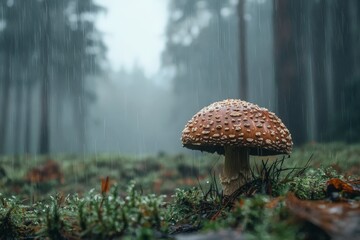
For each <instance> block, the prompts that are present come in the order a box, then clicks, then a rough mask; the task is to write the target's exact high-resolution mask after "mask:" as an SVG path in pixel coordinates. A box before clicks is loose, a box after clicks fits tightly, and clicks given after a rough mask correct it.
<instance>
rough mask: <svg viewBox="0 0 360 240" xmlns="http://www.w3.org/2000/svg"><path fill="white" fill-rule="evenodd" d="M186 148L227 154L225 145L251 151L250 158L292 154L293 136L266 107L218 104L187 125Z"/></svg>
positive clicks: (229, 102)
mask: <svg viewBox="0 0 360 240" xmlns="http://www.w3.org/2000/svg"><path fill="white" fill-rule="evenodd" d="M181 140H182V143H183V146H184V147H186V148H190V149H194V150H201V151H207V152H211V153H214V152H217V153H219V154H224V152H225V150H224V146H238V147H246V148H249V149H250V152H249V153H250V155H276V154H290V153H291V149H292V145H293V143H292V140H291V134H290V132H289V130H288V129H287V128H286V126H285V125H284V124H283V123H282V121H281V120H280V119H279V118H278V117H277V116H276V115H275V114H274V113H273V112H270V111H269V110H267V109H266V108H261V107H259V106H258V105H256V104H252V103H249V102H246V101H241V100H238V99H227V100H223V101H220V102H215V103H213V104H211V105H209V106H207V107H204V108H203V109H201V110H200V111H199V112H198V113H197V114H195V115H194V116H193V117H192V119H191V120H190V121H189V122H188V123H187V124H186V126H185V129H184V130H183V132H182V137H181Z"/></svg>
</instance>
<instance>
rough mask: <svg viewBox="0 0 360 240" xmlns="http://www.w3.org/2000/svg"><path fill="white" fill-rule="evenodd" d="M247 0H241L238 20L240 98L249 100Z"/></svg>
mask: <svg viewBox="0 0 360 240" xmlns="http://www.w3.org/2000/svg"><path fill="white" fill-rule="evenodd" d="M245 2H246V0H239V3H238V21H239V77H240V98H241V99H243V100H248V79H247V64H246V53H247V51H246V21H245V16H244V15H245Z"/></svg>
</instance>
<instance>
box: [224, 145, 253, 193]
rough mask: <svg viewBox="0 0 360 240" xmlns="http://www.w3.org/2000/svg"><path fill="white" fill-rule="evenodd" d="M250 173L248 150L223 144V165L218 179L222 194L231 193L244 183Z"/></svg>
mask: <svg viewBox="0 0 360 240" xmlns="http://www.w3.org/2000/svg"><path fill="white" fill-rule="evenodd" d="M249 175H250V163H249V150H248V149H247V148H240V147H234V146H225V165H224V169H223V172H222V174H220V181H221V184H222V186H223V191H224V195H227V196H229V195H231V194H232V193H233V192H235V191H236V190H237V189H239V188H240V187H241V186H242V185H244V184H245V183H246V180H247V179H248V177H249Z"/></svg>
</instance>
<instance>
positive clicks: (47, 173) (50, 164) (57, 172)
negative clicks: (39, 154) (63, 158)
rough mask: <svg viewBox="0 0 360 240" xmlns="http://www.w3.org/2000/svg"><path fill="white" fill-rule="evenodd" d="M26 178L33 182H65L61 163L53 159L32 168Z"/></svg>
mask: <svg viewBox="0 0 360 240" xmlns="http://www.w3.org/2000/svg"><path fill="white" fill-rule="evenodd" d="M25 178H26V180H27V181H29V182H31V183H43V182H48V181H51V180H57V181H59V182H60V183H64V173H63V172H62V170H61V167H60V164H59V163H57V162H56V161H54V160H52V159H48V160H46V161H45V162H43V163H42V164H41V165H39V166H37V167H34V168H32V169H30V170H29V171H28V173H27V174H26V177H25Z"/></svg>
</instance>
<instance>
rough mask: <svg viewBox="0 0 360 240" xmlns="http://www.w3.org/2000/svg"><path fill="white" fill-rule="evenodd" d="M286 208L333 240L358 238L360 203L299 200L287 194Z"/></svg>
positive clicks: (292, 194)
mask: <svg viewBox="0 0 360 240" xmlns="http://www.w3.org/2000/svg"><path fill="white" fill-rule="evenodd" d="M285 203H286V206H287V208H288V209H289V210H290V211H291V212H292V213H294V214H295V215H296V216H298V217H300V218H301V219H304V220H306V221H309V222H311V223H313V224H314V225H316V226H318V227H320V228H321V229H323V230H324V231H325V232H326V233H328V234H329V235H330V236H331V237H332V238H333V239H347V240H350V239H358V236H360V228H359V226H360V202H356V201H348V202H328V201H323V200H321V201H310V200H300V199H298V198H297V197H296V196H295V194H294V193H289V194H288V195H287V196H286V200H285Z"/></svg>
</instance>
